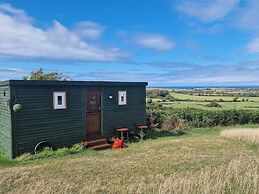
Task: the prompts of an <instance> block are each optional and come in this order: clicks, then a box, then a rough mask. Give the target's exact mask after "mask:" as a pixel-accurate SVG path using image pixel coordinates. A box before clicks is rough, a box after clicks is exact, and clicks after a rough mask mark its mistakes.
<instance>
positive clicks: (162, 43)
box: [135, 34, 175, 51]
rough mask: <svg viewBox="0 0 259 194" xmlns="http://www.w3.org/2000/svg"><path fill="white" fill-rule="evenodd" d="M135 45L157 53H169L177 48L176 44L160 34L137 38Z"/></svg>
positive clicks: (144, 35)
mask: <svg viewBox="0 0 259 194" xmlns="http://www.w3.org/2000/svg"><path fill="white" fill-rule="evenodd" d="M135 43H136V44H137V45H139V46H142V47H145V48H149V49H153V50H156V51H168V50H170V49H172V48H173V47H174V46H175V43H174V42H173V41H172V40H170V39H169V38H166V37H165V36H162V35H159V34H143V35H139V36H136V37H135Z"/></svg>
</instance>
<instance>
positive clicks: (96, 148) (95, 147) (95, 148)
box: [89, 143, 112, 150]
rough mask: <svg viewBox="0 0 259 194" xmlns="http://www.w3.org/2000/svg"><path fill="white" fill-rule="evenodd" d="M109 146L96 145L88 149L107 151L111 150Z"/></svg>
mask: <svg viewBox="0 0 259 194" xmlns="http://www.w3.org/2000/svg"><path fill="white" fill-rule="evenodd" d="M111 147H112V146H111V144H108V143H106V144H101V145H96V146H92V147H89V149H91V150H105V149H109V148H111Z"/></svg>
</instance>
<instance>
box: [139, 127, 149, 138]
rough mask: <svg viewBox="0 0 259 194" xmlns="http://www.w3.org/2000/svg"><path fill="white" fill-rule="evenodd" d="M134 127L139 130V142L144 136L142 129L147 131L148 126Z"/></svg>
mask: <svg viewBox="0 0 259 194" xmlns="http://www.w3.org/2000/svg"><path fill="white" fill-rule="evenodd" d="M136 127H137V128H138V130H139V135H140V138H141V140H143V139H144V136H146V135H145V133H144V129H147V128H148V126H147V125H136Z"/></svg>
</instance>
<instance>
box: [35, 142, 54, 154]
mask: <svg viewBox="0 0 259 194" xmlns="http://www.w3.org/2000/svg"><path fill="white" fill-rule="evenodd" d="M44 148H52V146H51V144H50V143H48V142H47V141H41V142H39V143H37V145H36V146H35V147H34V153H35V154H36V153H39V152H41V151H42V150H43V149H44Z"/></svg>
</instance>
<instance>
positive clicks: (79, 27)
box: [73, 21, 104, 39]
mask: <svg viewBox="0 0 259 194" xmlns="http://www.w3.org/2000/svg"><path fill="white" fill-rule="evenodd" d="M73 31H74V32H75V33H76V34H78V35H79V36H80V37H82V38H90V39H98V38H99V37H100V36H101V34H102V33H103V31H104V27H103V26H101V25H100V24H98V23H95V22H91V21H83V22H79V23H78V24H76V26H75V29H74V30H73Z"/></svg>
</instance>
